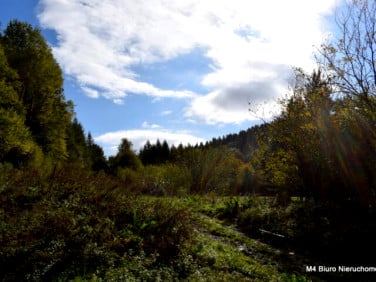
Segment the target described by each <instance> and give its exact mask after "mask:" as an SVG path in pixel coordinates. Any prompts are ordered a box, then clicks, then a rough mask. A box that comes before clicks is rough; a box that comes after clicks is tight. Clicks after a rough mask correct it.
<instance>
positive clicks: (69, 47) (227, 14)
mask: <svg viewBox="0 0 376 282" xmlns="http://www.w3.org/2000/svg"><path fill="white" fill-rule="evenodd" d="M338 1H340V0H306V1H302V0H285V1H279V0H263V1H248V0H231V1H229V0H217V1H210V0H206V1H204V0H187V1H175V0H147V1H146V0H139V1H126V0H107V1H99V0H91V1H84V0H70V1H67V0H41V1H40V4H41V5H40V7H41V9H40V14H39V19H40V22H41V24H42V26H44V27H46V28H51V29H54V30H55V31H56V33H57V35H58V45H57V46H55V47H54V48H53V50H54V53H55V56H56V57H57V59H58V61H59V63H60V64H61V65H62V67H63V69H64V71H65V72H66V73H67V74H69V75H71V76H73V77H75V78H76V79H77V80H78V81H79V83H80V84H81V85H82V86H83V90H84V91H85V92H86V93H87V94H88V95H89V96H90V97H94V98H95V97H98V96H99V95H102V96H104V97H106V98H108V99H111V100H113V101H114V102H116V103H121V102H122V100H123V99H124V98H125V97H126V95H127V94H128V93H135V94H144V95H149V96H152V97H157V98H163V97H176V98H189V99H190V100H189V105H188V106H187V108H186V113H185V114H186V116H187V117H188V118H189V119H191V120H196V121H205V122H207V123H218V122H223V123H228V122H242V121H245V120H247V119H251V117H250V116H249V114H248V111H247V105H248V103H247V102H248V101H271V103H272V104H273V103H275V99H276V98H278V97H280V96H281V95H284V94H285V92H286V82H287V79H288V76H287V75H286V74H288V73H289V71H288V68H289V67H290V66H299V67H303V68H306V69H308V70H310V69H311V68H312V67H313V61H312V52H313V51H314V48H313V45H316V46H318V45H319V44H320V43H321V41H322V39H323V38H324V33H325V29H324V25H323V15H327V14H329V13H331V11H332V10H333V7H334V6H335V5H336V4H337V2H338ZM195 48H201V49H202V50H205V54H204V55H205V56H206V57H207V58H208V59H209V61H211V62H212V63H211V71H210V72H209V73H207V74H205V75H204V76H203V77H202V80H201V83H202V85H203V86H205V87H207V88H208V89H210V91H208V93H207V94H206V95H203V96H199V95H197V94H195V93H194V91H190V90H189V89H187V90H185V91H177V90H174V89H159V88H158V87H156V86H154V85H152V84H150V83H146V82H143V77H142V74H141V73H136V71H135V69H136V68H135V67H136V66H138V65H141V64H143V65H147V64H153V63H156V62H159V63H161V62H166V61H168V60H170V59H172V58H177V57H179V55H182V54H189V53H190V52H191V51H192V50H194V49H195ZM185 85H189V83H187V84H185ZM93 89H95V90H93Z"/></svg>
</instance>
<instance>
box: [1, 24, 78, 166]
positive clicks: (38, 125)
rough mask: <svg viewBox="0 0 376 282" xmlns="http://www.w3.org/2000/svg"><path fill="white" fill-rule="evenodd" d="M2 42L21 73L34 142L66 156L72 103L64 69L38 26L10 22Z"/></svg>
mask: <svg viewBox="0 0 376 282" xmlns="http://www.w3.org/2000/svg"><path fill="white" fill-rule="evenodd" d="M1 42H2V44H3V47H4V50H5V55H6V57H7V61H8V63H9V65H10V67H11V68H13V69H15V70H16V71H17V73H18V75H19V81H20V83H21V87H19V88H18V89H17V92H18V96H19V100H20V101H21V102H22V104H23V106H24V109H25V125H26V126H27V127H28V128H29V129H30V131H31V133H32V136H33V139H34V141H35V142H36V143H37V144H38V145H40V146H41V147H42V149H43V151H44V152H45V153H47V154H48V155H50V156H51V157H52V158H54V159H56V160H64V159H66V158H67V149H66V142H65V139H66V137H67V129H68V127H69V125H70V122H71V116H72V108H73V104H72V103H71V102H66V101H65V97H64V92H63V89H62V83H63V77H62V71H61V69H60V67H59V65H58V64H57V62H56V61H55V59H54V57H53V55H52V52H51V49H50V47H49V46H48V44H47V43H46V41H45V39H44V38H43V36H42V35H41V33H40V30H39V29H36V28H33V27H32V26H31V25H30V24H27V23H23V22H19V21H17V20H13V21H11V22H10V23H9V24H8V26H7V28H6V29H5V31H4V33H3V35H2V37H1Z"/></svg>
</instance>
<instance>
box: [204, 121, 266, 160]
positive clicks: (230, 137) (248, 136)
mask: <svg viewBox="0 0 376 282" xmlns="http://www.w3.org/2000/svg"><path fill="white" fill-rule="evenodd" d="M269 126H270V125H269V124H267V123H264V124H261V125H255V126H253V127H251V128H248V129H247V130H242V131H240V132H239V133H231V134H227V135H225V136H222V137H219V138H213V139H212V140H211V141H209V142H207V143H206V144H205V145H206V146H209V147H219V146H223V145H226V146H228V147H229V148H232V149H236V150H237V151H239V153H241V155H242V157H243V160H244V161H249V160H250V158H251V157H252V155H253V152H254V150H255V149H256V148H257V147H258V145H257V140H258V138H260V136H262V135H265V133H266V132H267V131H268V129H269Z"/></svg>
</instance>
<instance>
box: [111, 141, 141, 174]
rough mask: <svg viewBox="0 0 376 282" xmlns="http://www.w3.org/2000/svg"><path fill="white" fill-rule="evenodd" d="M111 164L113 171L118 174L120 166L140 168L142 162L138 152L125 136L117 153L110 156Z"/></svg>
mask: <svg viewBox="0 0 376 282" xmlns="http://www.w3.org/2000/svg"><path fill="white" fill-rule="evenodd" d="M109 165H110V170H111V171H112V173H114V174H116V173H117V170H118V169H119V168H130V169H133V170H138V169H139V168H140V167H141V165H142V164H141V161H140V159H139V158H138V157H137V155H136V153H135V152H133V151H132V143H131V142H130V141H129V140H127V139H126V138H123V139H122V140H121V143H120V145H119V147H118V152H117V154H116V155H115V156H112V157H110V159H109Z"/></svg>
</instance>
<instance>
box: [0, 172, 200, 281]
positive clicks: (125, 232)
mask: <svg viewBox="0 0 376 282" xmlns="http://www.w3.org/2000/svg"><path fill="white" fill-rule="evenodd" d="M0 187H1V190H0V201H1V209H0V211H1V220H0V228H1V229H0V230H1V233H0V246H1V250H0V264H1V266H2V269H3V270H2V271H1V274H0V280H3V281H24V280H29V281H51V280H54V279H58V278H60V279H64V280H65V279H69V278H72V277H75V276H77V275H84V274H85V273H94V272H95V271H99V272H104V270H105V269H108V268H110V267H116V266H117V265H119V264H120V263H121V262H122V261H124V259H125V258H127V257H128V256H130V257H132V258H137V257H139V256H148V257H149V256H155V258H156V259H155V262H153V263H156V264H159V263H167V264H168V263H169V261H171V260H173V259H174V258H175V257H176V256H178V255H179V254H180V253H181V252H182V251H183V250H184V245H185V244H188V243H189V242H190V241H191V236H192V234H193V233H192V225H191V220H190V215H189V213H188V212H187V210H186V209H185V208H183V207H181V206H178V205H175V204H174V203H172V202H168V201H164V200H162V199H155V198H154V199H148V198H142V197H139V196H135V195H133V194H131V193H130V192H129V191H127V190H126V189H125V188H124V187H122V186H119V183H118V182H117V181H116V180H115V179H112V178H109V177H108V176H105V175H103V174H97V175H92V174H90V173H87V172H84V171H82V170H78V169H74V168H59V169H55V170H54V172H53V173H52V174H51V175H48V176H43V175H41V174H40V173H38V172H36V171H28V172H21V171H17V170H13V169H8V170H7V169H4V168H3V170H2V172H1V179H0ZM131 261H132V260H131Z"/></svg>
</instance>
